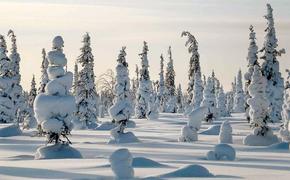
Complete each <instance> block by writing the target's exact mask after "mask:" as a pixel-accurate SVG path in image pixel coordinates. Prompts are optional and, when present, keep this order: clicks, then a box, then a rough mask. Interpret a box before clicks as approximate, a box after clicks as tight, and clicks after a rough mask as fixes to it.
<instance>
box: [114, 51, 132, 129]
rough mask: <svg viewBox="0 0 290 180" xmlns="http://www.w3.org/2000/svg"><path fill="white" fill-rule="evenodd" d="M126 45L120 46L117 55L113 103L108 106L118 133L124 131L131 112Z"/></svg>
mask: <svg viewBox="0 0 290 180" xmlns="http://www.w3.org/2000/svg"><path fill="white" fill-rule="evenodd" d="M125 49H126V47H122V49H121V51H120V54H119V56H118V59H117V62H118V65H117V67H116V84H115V90H114V92H115V99H114V104H113V106H112V107H111V108H110V110H109V112H110V116H111V118H112V119H113V122H115V123H116V124H117V125H118V126H119V133H124V129H125V127H126V124H127V122H128V120H129V118H130V116H131V113H132V112H133V108H132V103H131V97H130V79H129V71H128V63H127V62H126V52H125Z"/></svg>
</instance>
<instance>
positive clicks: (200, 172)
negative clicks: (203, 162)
mask: <svg viewBox="0 0 290 180" xmlns="http://www.w3.org/2000/svg"><path fill="white" fill-rule="evenodd" d="M159 177H161V178H181V177H213V174H211V173H210V172H209V171H208V169H206V168H205V167H203V166H200V165H196V164H193V165H188V166H185V167H182V168H179V169H177V170H175V171H173V172H170V173H166V174H163V175H160V176H159Z"/></svg>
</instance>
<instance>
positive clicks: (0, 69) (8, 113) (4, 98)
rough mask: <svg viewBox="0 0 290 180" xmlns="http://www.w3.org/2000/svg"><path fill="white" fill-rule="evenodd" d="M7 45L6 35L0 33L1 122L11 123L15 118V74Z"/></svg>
mask: <svg viewBox="0 0 290 180" xmlns="http://www.w3.org/2000/svg"><path fill="white" fill-rule="evenodd" d="M6 53H7V46H6V41H5V39H4V36H2V35H0V122H1V123H10V122H13V121H14V120H15V108H14V107H15V106H14V103H13V100H12V96H11V93H10V92H11V89H12V85H13V83H14V82H13V81H14V80H13V74H12V72H11V61H10V59H9V58H8V57H7V55H6Z"/></svg>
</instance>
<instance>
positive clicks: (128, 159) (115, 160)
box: [110, 148, 134, 180]
mask: <svg viewBox="0 0 290 180" xmlns="http://www.w3.org/2000/svg"><path fill="white" fill-rule="evenodd" d="M132 162H133V156H132V154H131V153H130V152H129V150H128V149H125V148H124V149H118V150H116V151H115V152H113V153H112V155H111V156H110V163H111V168H112V171H113V172H114V174H115V176H116V178H117V179H123V180H126V179H132V178H134V169H133V167H132Z"/></svg>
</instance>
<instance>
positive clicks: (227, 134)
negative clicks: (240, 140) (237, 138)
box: [219, 120, 233, 144]
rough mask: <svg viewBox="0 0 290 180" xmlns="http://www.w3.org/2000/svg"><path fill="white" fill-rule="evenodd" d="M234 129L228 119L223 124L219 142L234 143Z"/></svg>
mask: <svg viewBox="0 0 290 180" xmlns="http://www.w3.org/2000/svg"><path fill="white" fill-rule="evenodd" d="M232 132H233V129H232V126H231V124H230V122H229V121H228V120H226V121H224V122H223V123H222V125H221V129H220V133H219V143H226V144H232V143H233V135H232Z"/></svg>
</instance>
